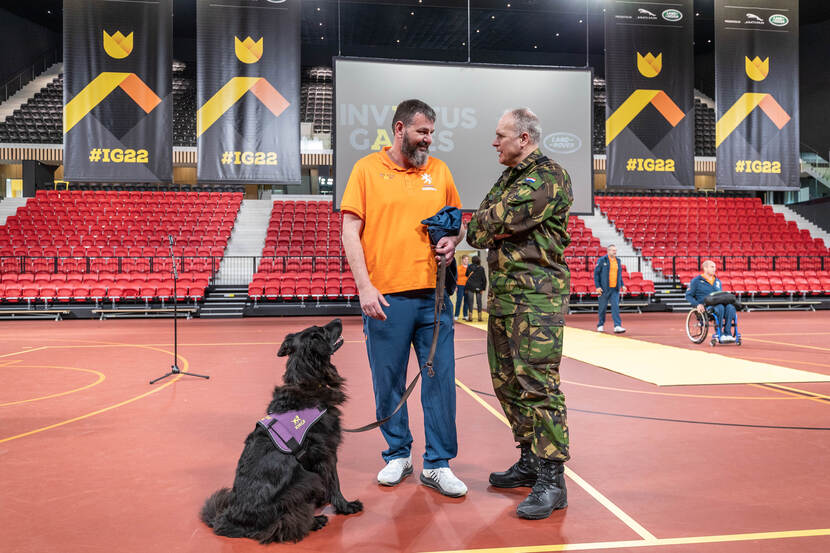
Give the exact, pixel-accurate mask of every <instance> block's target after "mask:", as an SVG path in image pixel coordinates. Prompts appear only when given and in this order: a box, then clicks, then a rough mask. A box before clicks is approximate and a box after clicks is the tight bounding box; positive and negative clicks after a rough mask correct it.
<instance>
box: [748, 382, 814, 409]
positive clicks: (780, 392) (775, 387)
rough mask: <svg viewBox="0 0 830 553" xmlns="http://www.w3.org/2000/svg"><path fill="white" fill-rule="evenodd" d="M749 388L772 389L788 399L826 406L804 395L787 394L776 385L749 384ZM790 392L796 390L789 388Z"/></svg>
mask: <svg viewBox="0 0 830 553" xmlns="http://www.w3.org/2000/svg"><path fill="white" fill-rule="evenodd" d="M750 386H755V387H756V388H760V389H762V390H769V389H770V388H772V389H773V390H775V391H776V392H778V393H779V394H784V395H786V396H787V397H788V399H803V400H806V401H815V402H816V403H821V404H822V405H827V402H826V401H823V400H822V399H820V398H817V397H810V396H805V395H802V394H795V393H793V392H788V391H787V390H782V389H781V388H780V387H779V386H778V385H777V384H767V385H766V386H765V385H763V384H750ZM790 390H794V391H795V390H796V388H790Z"/></svg>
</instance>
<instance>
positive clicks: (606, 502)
mask: <svg viewBox="0 0 830 553" xmlns="http://www.w3.org/2000/svg"><path fill="white" fill-rule="evenodd" d="M455 382H456V384H458V386H459V387H460V388H461V389H462V390H464V391H465V392H467V394H469V395H470V396H471V397H472V398H473V399H475V400H476V401H477V402H478V403H480V404H481V405H483V406H484V407H485V408H486V409H487V410H488V411H490V413H492V414H493V415H495V416H496V418H497V419H499V420H500V421H501V422H503V423H504V424H505V425H506V426H507V427H508V428H510V423H509V422H508V421H507V419H506V418H505V417H504V416H503V415H502V414H501V413H499V412H498V411H496V410H495V409H494V408H493V406H492V405H490V404H489V403H487V402H486V401H484V400H483V399H482V398H481V396H479V395H478V394H477V393H475V392H474V391H472V390H471V389H470V388H468V387H467V386H466V385H465V384H464V383H463V382H461V381H460V380H458V379H457V378H456V379H455ZM565 475H566V476H568V477H569V478H570V479H571V480H573V481H574V482H575V483H576V485H578V486H579V487H580V488H582V489H583V490H585V491H586V492H588V494H589V495H590V496H591V497H593V498H594V499H596V500H597V501H598V502H599V503H600V505H602V506H603V507H605V508H606V509H608V510H609V511H611V513H612V514H613V515H614V516H616V517H617V518H618V519H620V520H621V521H622V522H623V523H624V524H625V525H626V526H628V527H629V528H631V529H632V530H634V532H636V533H637V535H639V536H640V537H641V538H643V539H644V540H654V539H657V538H655V537H654V534H652V533H651V532H649V531H648V530H646V529H645V528H643V526H642V525H640V523H638V522H637V521H636V520H634V519H633V518H631V516H629V515H628V514H627V513H626V512H625V511H623V510H622V509H620V508H619V507H617V505H615V504H614V502H612V501H611V500H610V499H608V498H607V497H605V496H604V495H602V493H600V492H599V490H597V489H596V488H595V487H593V486H592V485H591V484H589V483H588V482H586V481H585V480H584V479H583V478H582V477H581V476H579V475H578V474H576V473H575V472H574V471H572V470H571V469H570V468H568V467H565ZM522 551H526V550H525V549H522Z"/></svg>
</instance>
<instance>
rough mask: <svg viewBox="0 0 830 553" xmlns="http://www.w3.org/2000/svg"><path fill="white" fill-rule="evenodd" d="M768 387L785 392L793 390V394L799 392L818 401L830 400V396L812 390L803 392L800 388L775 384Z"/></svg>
mask: <svg viewBox="0 0 830 553" xmlns="http://www.w3.org/2000/svg"><path fill="white" fill-rule="evenodd" d="M768 386H771V387H773V388H784V389H785V390H791V391H793V392H797V393H800V394H807V395H809V396H813V397H814V398H817V399H818V398H821V399H830V396H826V395H824V394H819V393H818V392H811V391H810V390H802V389H800V388H791V387H790V386H784V385H783V384H778V383H775V384H768Z"/></svg>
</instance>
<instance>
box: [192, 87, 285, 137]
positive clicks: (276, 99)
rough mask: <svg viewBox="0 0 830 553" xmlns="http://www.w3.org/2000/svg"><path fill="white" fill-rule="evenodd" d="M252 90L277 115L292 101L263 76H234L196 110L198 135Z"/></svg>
mask: <svg viewBox="0 0 830 553" xmlns="http://www.w3.org/2000/svg"><path fill="white" fill-rule="evenodd" d="M248 91H250V92H251V93H252V94H253V95H254V96H256V97H257V98H258V99H259V101H260V102H262V104H263V105H264V106H265V107H267V108H268V109H269V110H270V111H271V113H273V114H274V116H275V117H279V116H280V114H282V112H283V111H285V110H286V108H288V106H290V105H291V103H290V102H289V101H288V100H286V99H285V97H284V96H283V95H282V94H280V93H279V92H278V91H277V89H276V88H274V87H273V86H271V83H269V82H268V81H266V80H265V79H263V78H262V77H233V78H232V79H231V80H229V81H228V82H227V83H226V84H225V86H223V87H222V88H220V89H219V90H218V91H217V92H216V94H214V95H213V96H212V97H211V98H210V99H209V100H208V101H207V102H205V103H204V105H203V106H202V107H200V108H199V111H198V112H196V136H197V137H198V136H201V135H202V133H204V132H205V131H206V130H208V129H209V128H210V126H211V125H213V124H214V123H215V122H216V120H217V119H219V118H220V117H222V115H224V113H225V112H226V111H228V110H229V109H231V107H233V105H234V104H235V103H236V102H238V101H239V99H240V98H242V96H244V95H245V93H247V92H248Z"/></svg>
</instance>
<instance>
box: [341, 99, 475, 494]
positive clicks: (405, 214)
mask: <svg viewBox="0 0 830 553" xmlns="http://www.w3.org/2000/svg"><path fill="white" fill-rule="evenodd" d="M392 130H393V131H394V141H393V143H392V146H391V147H387V148H384V149H383V150H382V151H380V152H376V153H372V154H369V155H368V156H366V157H364V158H362V159H361V160H359V161H358V162H357V163H356V164H355V166H354V168H353V169H352V174H351V176H350V177H349V182H348V184H347V185H346V190H345V192H344V193H343V199H342V201H341V204H340V209H341V210H342V211H343V247H344V249H345V251H346V256H347V257H348V259H349V265H350V266H351V269H352V273H354V277H355V284H356V285H357V288H358V293H359V295H360V307H361V309H362V310H363V332H364V334H365V335H366V350H367V353H368V356H369V366H370V367H371V369H372V383H373V385H374V392H375V408H376V415H377V418H378V420H380V419H381V418H383V417H386V416H388V415H389V413H391V412H392V411H393V410H394V408H395V406H396V405H397V404H398V402H399V401H400V399H401V397H402V396H403V393H404V391H405V386H406V367H407V364H408V362H409V351H410V347H412V346H414V347H415V354H416V355H417V357H418V363H419V366H423V365H424V362H425V361H426V359H427V357H428V355H429V349H430V345H431V344H432V334H433V328H434V306H435V298H434V293H435V285H436V272H437V261H436V255H439V256H441V255H443V256H444V257H445V258H446V259H447V261H448V262H449V261H450V260H451V259H452V258H453V255H454V254H455V247H456V245H457V244H458V242H460V241H461V240H462V239H463V237H464V232H463V230H462V232H461V234H460V235H459V236H453V237H446V238H442V239H441V240H440V241H439V242H438V244H437V245H436V247H435V251H434V252H433V250H432V247H431V245H430V241H429V236H428V234H427V231H426V227H425V226H424V225H423V224H421V221H422V220H424V219H427V218H429V217H431V216H433V215H435V214H436V213H437V212H438V211H439V210H440V209H441V208H443V207H445V206H452V207H458V208H460V207H461V200H460V199H459V197H458V191H457V190H456V188H455V183H454V182H453V178H452V175H451V174H450V170H449V168H448V167H447V165H446V164H445V163H444V162H442V161H440V160H438V159H435V158H434V157H431V156H429V146H430V144H431V143H432V134H433V133H434V132H435V111H434V110H433V109H432V108H431V107H429V106H428V105H427V104H425V103H424V102H422V101H420V100H406V101H404V102H401V104H400V105H399V106H398V108H397V110H396V111H395V115H394V117H393V119H392ZM439 324H440V327H439V341H438V346H437V349H436V353H435V360H434V367H435V376H433V377H428V376H425V377H424V378H423V380H422V381H421V405H422V407H423V410H424V434H425V437H426V444H425V451H424V468H423V471H422V473H421V482H422V483H423V484H425V485H427V486H430V487H433V488H435V489H437V490H438V491H439V492H441V493H443V494H444V495H448V496H451V497H460V496H463V495H465V494H466V493H467V486H465V485H464V483H463V482H462V481H461V480H459V479H458V478H457V477H456V476H455V475H454V474H453V472H452V470H450V468H449V461H450V459H453V458H454V457H455V456H456V454H457V452H458V443H457V438H456V429H455V351H454V347H453V335H454V332H453V318H452V303H451V302H450V300H449V297H446V296H445V298H444V310H443V311H442V312H441V316H440V323H439ZM381 432H382V433H383V437H384V438H385V439H386V443H387V445H388V448H387V449H386V450H385V451H383V453H382V456H383V459H384V461H386V466H385V467H384V468H383V469H382V470H381V471H380V472H379V473H378V483H379V484H381V485H385V486H394V485H396V484H398V483H399V482H401V480H403V479H404V478H405V477H406V476H407V475H409V474H411V473H412V455H411V450H412V434H411V432H410V431H409V417H408V414H407V408H406V406H404V407H402V408H401V410H400V411H398V413H396V414H395V416H394V417H392V418H391V419H390V420H389V421H388V422H387V423H385V424H383V425H382V426H381Z"/></svg>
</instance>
